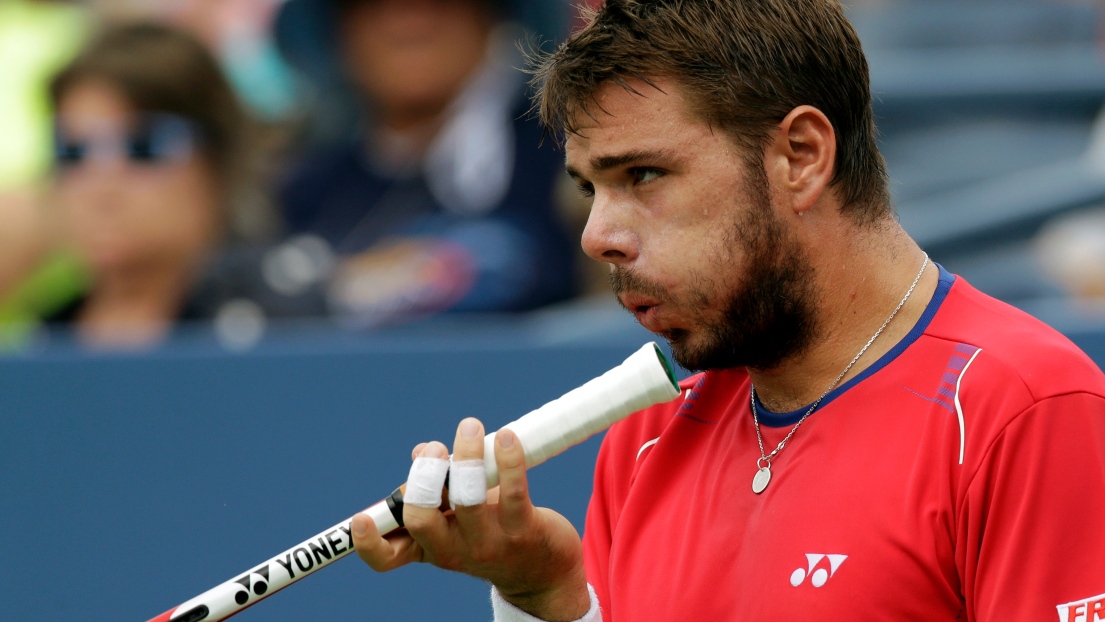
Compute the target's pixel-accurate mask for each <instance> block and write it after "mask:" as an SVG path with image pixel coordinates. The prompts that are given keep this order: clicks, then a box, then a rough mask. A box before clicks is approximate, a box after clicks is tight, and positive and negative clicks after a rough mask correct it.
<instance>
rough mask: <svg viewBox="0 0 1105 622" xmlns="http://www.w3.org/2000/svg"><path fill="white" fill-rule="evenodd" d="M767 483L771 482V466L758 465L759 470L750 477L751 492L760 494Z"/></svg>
mask: <svg viewBox="0 0 1105 622" xmlns="http://www.w3.org/2000/svg"><path fill="white" fill-rule="evenodd" d="M769 483H771V467H770V466H765V467H760V470H759V471H756V476H755V477H753V478H752V492H754V493H756V494H760V493H761V492H763V491H764V490H765V489H766V488H767V485H768V484H769Z"/></svg>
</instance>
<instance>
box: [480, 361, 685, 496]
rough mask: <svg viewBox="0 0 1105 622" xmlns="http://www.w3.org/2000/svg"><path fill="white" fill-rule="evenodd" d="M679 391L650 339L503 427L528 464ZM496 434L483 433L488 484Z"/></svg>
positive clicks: (494, 480)
mask: <svg viewBox="0 0 1105 622" xmlns="http://www.w3.org/2000/svg"><path fill="white" fill-rule="evenodd" d="M679 393H680V391H679V384H678V382H677V381H676V379H675V375H674V374H673V373H672V371H671V367H670V366H669V365H668V362H667V359H666V358H665V357H664V354H663V352H661V351H660V348H659V347H657V345H656V343H655V342H649V343H647V344H645V345H644V346H642V347H641V349H640V350H637V351H636V352H635V353H633V355H632V356H630V357H629V358H627V359H626V360H625V362H624V363H622V364H621V365H618V366H617V367H615V368H613V369H611V370H610V371H608V372H606V373H605V374H603V375H601V376H599V377H598V378H595V379H594V380H591V381H590V382H588V383H587V384H585V385H583V386H581V387H579V388H578V389H575V390H573V391H570V392H568V393H566V394H564V395H563V396H561V397H559V398H557V399H555V400H553V401H551V402H549V403H548V404H545V405H544V406H542V407H540V408H538V409H537V410H534V411H532V412H530V413H528V414H526V415H524V416H522V417H521V418H520V419H518V420H516V421H514V422H513V423H508V424H506V425H505V426H503V428H504V429H506V428H509V429H510V430H512V431H513V432H514V433H515V434H516V435H518V440H519V441H520V442H521V443H522V449H523V450H524V451H525V454H526V468H527V469H529V468H533V467H535V466H537V465H539V464H541V463H542V462H544V461H546V460H548V459H549V458H552V457H553V456H556V455H558V454H560V453H561V452H563V451H564V450H566V449H568V448H569V447H572V446H574V445H578V444H579V443H582V442H583V441H585V440H587V439H588V438H591V437H592V436H594V435H595V434H597V433H599V432H602V431H603V430H605V429H607V428H609V427H610V426H612V425H614V424H615V423H616V422H618V421H620V420H622V419H624V418H626V417H628V416H629V415H631V414H633V413H635V412H637V411H639V410H643V409H645V408H648V407H649V406H652V405H654V404H660V403H662V402H669V401H671V400H673V399H675V398H676V397H678V396H679ZM496 434H497V433H493V434H488V435H487V436H485V437H484V448H483V453H484V461H483V464H484V472H485V473H486V475H487V487H488V488H493V487H495V486H498V485H499V469H498V466H497V465H496V464H495V436H496Z"/></svg>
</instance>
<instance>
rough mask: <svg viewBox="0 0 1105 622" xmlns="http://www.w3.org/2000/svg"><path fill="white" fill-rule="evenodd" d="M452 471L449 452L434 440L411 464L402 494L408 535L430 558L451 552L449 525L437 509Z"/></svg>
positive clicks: (404, 519) (404, 520)
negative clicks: (446, 479)
mask: <svg viewBox="0 0 1105 622" xmlns="http://www.w3.org/2000/svg"><path fill="white" fill-rule="evenodd" d="M448 472H449V451H448V450H447V449H445V445H442V444H441V443H439V442H437V441H434V442H432V443H429V444H427V445H426V447H425V448H424V449H423V450H422V454H421V455H420V456H418V457H417V458H415V461H414V463H413V464H411V472H410V476H409V477H408V478H407V488H406V492H405V493H404V495H403V524H404V525H405V526H406V528H407V532H408V533H410V535H411V537H413V538H414V539H415V541H416V542H418V543H419V544H420V545H422V548H423V550H425V552H426V553H428V554H429V555H430V556H431V557H434V558H437V557H440V555H442V554H443V552H444V553H447V552H448V551H449V550H451V548H452V547H451V542H450V538H449V524H448V521H447V520H446V518H445V515H444V514H442V513H441V510H439V509H438V508H439V507H440V505H441V494H442V489H443V488H444V487H445V475H446V474H447V473H448Z"/></svg>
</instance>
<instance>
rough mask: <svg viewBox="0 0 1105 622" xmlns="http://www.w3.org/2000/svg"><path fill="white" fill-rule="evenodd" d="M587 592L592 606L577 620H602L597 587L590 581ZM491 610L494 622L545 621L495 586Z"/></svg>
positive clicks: (594, 621)
mask: <svg viewBox="0 0 1105 622" xmlns="http://www.w3.org/2000/svg"><path fill="white" fill-rule="evenodd" d="M587 593H588V595H590V597H591V607H590V608H589V609H588V610H587V613H585V614H583V617H582V618H579V619H578V620H576V621H575V622H602V609H601V608H600V607H599V597H598V595H597V594H595V588H593V587H591V584H590V583H588V584H587ZM491 611H492V615H493V616H494V617H493V618H492V622H544V621H543V620H541V619H540V618H535V617H533V616H531V615H530V614H528V613H526V612H525V611H522V610H521V609H519V608H517V607H515V606H514V605H512V604H510V603H508V602H506V600H504V599H503V597H502V595H501V594H499V590H497V589H495V587H494V586H492V587H491Z"/></svg>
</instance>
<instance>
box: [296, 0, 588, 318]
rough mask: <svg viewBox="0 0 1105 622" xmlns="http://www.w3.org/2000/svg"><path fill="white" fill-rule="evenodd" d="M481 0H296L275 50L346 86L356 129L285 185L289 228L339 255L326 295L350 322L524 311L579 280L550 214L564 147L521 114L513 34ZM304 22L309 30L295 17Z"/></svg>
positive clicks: (493, 6) (566, 238)
mask: <svg viewBox="0 0 1105 622" xmlns="http://www.w3.org/2000/svg"><path fill="white" fill-rule="evenodd" d="M505 9H506V7H505V6H503V5H502V4H500V3H499V2H495V1H493V0H293V1H292V2H291V3H289V4H288V5H287V6H286V7H285V11H284V14H283V15H282V17H281V19H280V20H279V21H278V33H283V39H284V45H283V48H284V50H285V53H286V54H287V55H288V56H289V57H290V58H291V59H292V61H293V64H298V65H299V66H300V67H303V68H304V69H305V70H306V71H308V72H310V71H314V72H315V73H318V72H319V71H321V69H320V63H319V62H318V58H319V52H320V50H319V49H312V48H311V47H309V46H304V45H299V46H298V47H297V46H296V45H295V41H296V40H298V41H299V42H302V41H311V40H313V41H316V42H319V43H320V44H323V45H327V42H330V41H333V42H336V43H334V44H333V45H334V47H333V48H332V49H329V50H324V51H328V52H329V53H331V56H330V60H331V61H332V62H333V64H335V65H336V66H338V67H340V68H341V75H342V76H343V77H344V79H345V81H346V83H347V84H348V85H349V86H350V87H351V89H352V90H353V91H354V92H355V95H356V97H357V100H358V102H359V104H360V107H359V108H360V113H361V114H360V123H359V125H358V126H357V128H356V130H355V131H353V132H352V134H353V135H352V136H348V137H346V138H345V139H343V140H342V141H340V142H339V143H338V144H336V145H331V146H328V147H324V148H320V149H316V150H315V151H313V152H312V153H310V154H309V155H308V156H307V157H305V158H304V159H303V160H302V162H301V163H300V164H299V165H298V166H297V167H295V169H294V170H293V171H292V172H291V173H290V175H289V178H288V181H287V183H286V184H285V185H284V187H283V190H282V193H281V201H282V207H283V210H284V215H285V219H286V223H287V226H288V228H289V229H290V230H291V231H292V232H295V233H303V234H311V235H314V236H317V237H319V238H321V239H323V240H325V241H326V243H327V244H328V245H329V246H330V247H331V248H332V249H333V250H334V251H335V253H336V254H337V256H338V257H340V258H341V261H340V262H339V264H338V266H337V269H336V271H335V273H334V276H333V279H332V283H331V286H330V292H329V298H330V303H331V306H332V308H334V310H335V311H336V312H337V313H338V314H340V315H341V316H342V317H345V318H349V319H351V320H352V321H353V322H354V323H356V324H359V325H362V326H377V325H382V324H389V323H394V322H398V321H402V320H405V319H409V318H412V317H421V316H426V315H432V314H434V313H437V312H440V311H446V310H449V311H469V312H471V311H476V312H498V311H521V310H526V309H532V308H535V307H538V306H541V305H546V304H549V303H553V302H557V301H560V300H564V299H566V298H568V297H570V296H571V295H572V294H573V293H574V292H575V289H576V285H575V276H574V270H575V267H574V264H575V256H576V251H575V247H576V244H575V242H574V241H573V240H572V239H571V236H570V235H569V234H568V232H567V231H566V227H565V226H564V224H563V223H562V222H561V219H560V217H559V214H558V211H557V210H558V207H557V201H556V198H555V197H556V195H557V192H556V190H557V185H558V183H561V181H562V180H563V179H564V173H563V165H562V162H561V156H560V154H559V153H558V152H557V151H556V150H555V149H554V148H553V147H552V145H545V146H544V147H542V148H539V145H540V143H541V137H542V130H541V129H540V126H539V125H538V123H537V122H536V121H535V120H533V119H531V118H530V117H529V115H528V114H527V111H528V102H527V100H526V76H525V75H524V74H523V73H522V72H521V71H519V70H518V69H517V67H521V66H522V65H523V61H522V58H521V53H520V50H519V40H520V39H521V38H522V35H520V33H519V32H518V31H517V30H515V29H512V28H511V27H510V26H508V24H507V22H506V19H505ZM310 28H314V29H315V30H316V34H315V35H314V36H313V37H306V36H304V30H307V29H310Z"/></svg>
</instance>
